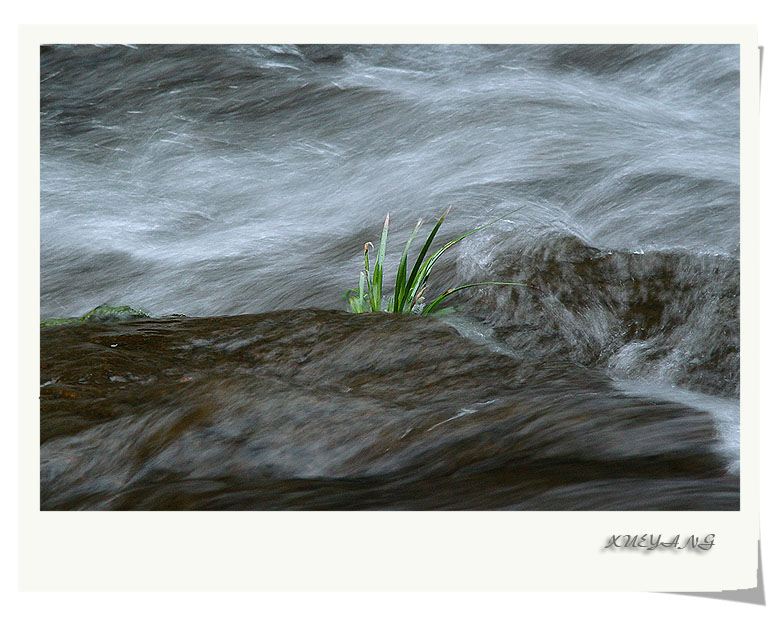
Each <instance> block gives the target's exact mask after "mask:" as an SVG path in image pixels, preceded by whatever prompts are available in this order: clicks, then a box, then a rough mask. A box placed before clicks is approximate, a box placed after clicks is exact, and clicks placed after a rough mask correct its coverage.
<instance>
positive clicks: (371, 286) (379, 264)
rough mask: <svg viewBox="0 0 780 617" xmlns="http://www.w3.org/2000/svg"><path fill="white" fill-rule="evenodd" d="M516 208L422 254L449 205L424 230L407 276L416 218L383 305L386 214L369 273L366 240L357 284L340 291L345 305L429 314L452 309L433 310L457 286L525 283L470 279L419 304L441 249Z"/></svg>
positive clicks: (361, 310) (354, 309)
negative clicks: (344, 291)
mask: <svg viewBox="0 0 780 617" xmlns="http://www.w3.org/2000/svg"><path fill="white" fill-rule="evenodd" d="M519 209H520V208H517V209H515V210H512V212H509V213H508V214H505V215H504V216H501V217H499V218H497V219H495V220H494V221H491V222H489V223H487V224H486V225H482V226H481V227H477V228H476V229H472V230H471V231H469V232H468V233H465V234H463V235H462V236H460V237H459V238H455V239H454V240H451V241H449V242H447V243H446V244H445V245H444V246H442V247H441V248H440V249H438V250H437V251H435V252H434V253H432V254H431V256H430V257H428V258H427V259H426V256H427V255H428V251H429V250H430V248H431V245H432V244H433V240H434V238H435V237H436V234H437V233H438V231H439V228H440V227H441V224H442V223H443V222H444V218H445V217H446V216H447V214H448V213H449V211H450V208H447V211H446V212H445V213H444V214H442V215H441V217H440V218H439V220H438V221H437V222H436V224H435V225H434V226H433V229H432V230H431V233H430V234H428V238H427V239H426V240H425V244H423V246H422V248H421V249H420V253H419V255H418V256H417V260H416V261H415V262H414V266H412V269H411V271H410V272H409V275H408V276H407V273H406V266H407V259H408V255H409V247H410V246H411V244H412V241H413V240H414V238H415V236H416V235H417V232H418V231H419V229H420V226H421V225H422V219H420V220H419V221H417V224H416V225H415V227H414V230H413V231H412V235H411V236H409V240H407V241H406V246H405V247H404V250H403V253H402V254H401V260H400V262H399V263H398V270H397V272H396V277H395V289H394V290H393V293H392V295H390V296H389V297H388V300H387V304H386V306H383V298H382V279H383V277H384V266H385V250H386V247H387V230H388V227H389V225H390V214H389V213H388V215H387V216H386V217H385V224H384V226H383V227H382V235H381V238H380V240H379V250H378V251H377V254H376V258H375V260H374V273H373V275H370V271H371V268H370V265H371V264H370V255H369V247H370V248H374V245H373V244H372V243H371V242H366V244H365V245H364V246H363V262H364V269H363V271H362V272H361V273H360V279H359V281H358V286H357V288H356V289H350V290H348V291H347V293H346V294H345V295H344V297H345V298H346V300H347V304H348V305H349V309H350V310H351V311H352V312H353V313H368V312H377V311H386V312H388V313H412V312H414V313H420V314H423V315H427V314H432V313H434V312H436V313H438V314H441V313H444V312H448V311H451V310H453V309H452V308H445V309H440V310H438V311H437V310H436V308H437V307H438V306H439V305H440V304H441V303H442V302H443V301H444V300H446V299H447V298H449V297H450V296H451V295H452V294H454V293H455V292H457V291H460V290H461V289H467V288H469V287H478V286H480V285H518V286H521V287H525V286H526V285H525V284H524V283H504V282H499V281H487V282H484V283H470V284H468V285H461V286H460V287H455V288H453V289H448V290H447V291H445V292H444V293H443V294H441V295H440V296H438V297H437V298H435V299H434V300H433V301H432V302H429V303H428V304H423V302H424V300H425V298H424V296H423V293H424V292H425V290H426V289H428V287H427V282H428V277H429V276H430V275H431V272H432V271H433V266H434V265H435V264H436V262H437V261H438V259H439V258H440V257H441V256H442V255H443V254H444V253H445V251H447V250H448V249H450V248H452V247H453V246H455V245H456V244H457V243H458V242H460V241H461V240H463V239H464V238H466V237H468V236H470V235H471V234H473V233H476V232H478V231H480V230H481V229H485V228H486V227H490V226H491V225H493V224H494V223H497V222H498V221H500V220H502V219H504V218H506V217H507V216H509V215H510V214H512V213H514V212H517V210H519Z"/></svg>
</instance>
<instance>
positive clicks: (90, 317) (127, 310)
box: [41, 304, 149, 328]
mask: <svg viewBox="0 0 780 617" xmlns="http://www.w3.org/2000/svg"><path fill="white" fill-rule="evenodd" d="M145 317H149V314H148V313H144V312H143V311H139V310H138V309H134V308H132V307H130V306H108V305H107V304H101V305H100V306H98V307H97V308H95V309H92V310H91V311H90V312H89V313H87V314H86V315H82V316H81V317H69V318H66V319H47V320H46V321H42V322H41V328H46V327H48V326H62V325H66V324H71V323H79V322H82V321H128V320H131V319H141V318H145Z"/></svg>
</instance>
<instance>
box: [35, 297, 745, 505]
mask: <svg viewBox="0 0 780 617" xmlns="http://www.w3.org/2000/svg"><path fill="white" fill-rule="evenodd" d="M41 382H42V386H41V503H42V508H43V509H60V508H66V509H67V508H120V509H133V508H141V509H154V508H164V509H177V508H261V509H268V508H304V509H317V508H325V509H328V508H347V509H357V508H404V509H436V508H450V509H452V508H454V509H459V508H477V509H483V508H503V507H519V508H523V507H525V506H527V505H528V506H529V507H534V508H535V509H545V507H544V506H545V503H547V505H548V506H550V507H557V508H559V509H576V508H577V507H578V505H577V504H578V499H580V497H582V496H583V495H587V496H588V497H587V500H585V501H586V502H587V503H589V504H593V507H594V508H611V509H621V507H623V506H624V505H625V506H626V507H634V506H635V505H636V503H637V494H641V491H642V484H643V483H644V482H651V481H652V482H654V483H655V485H658V483H659V482H660V483H663V482H669V483H671V484H669V486H674V483H675V482H677V483H683V484H684V485H685V486H686V487H687V490H686V491H685V492H682V493H680V497H679V498H675V497H674V496H672V497H671V498H669V497H667V498H665V499H659V501H658V503H659V504H661V505H660V507H668V508H674V509H707V508H708V507H712V506H713V503H717V504H718V505H717V507H718V509H720V508H721V507H722V508H724V509H729V508H738V507H739V505H738V504H739V496H738V483H737V486H736V487H735V486H734V485H733V482H731V484H730V483H729V482H730V480H728V479H726V480H724V478H728V476H727V474H726V473H725V461H723V460H721V459H720V457H719V456H718V455H717V453H716V448H715V443H716V433H715V428H714V426H713V421H712V418H711V417H710V416H709V415H708V414H706V413H704V412H702V411H698V410H695V409H691V408H689V407H686V406H684V405H681V404H677V403H668V402H661V401H654V400H649V399H643V398H638V397H633V396H629V395H626V394H623V393H620V392H618V391H617V390H615V389H614V388H612V387H611V385H610V382H609V380H608V379H607V378H606V377H605V376H604V374H603V373H601V372H599V371H597V370H592V369H585V368H583V367H579V366H576V365H574V364H568V363H561V362H552V361H548V362H544V361H539V360H538V359H535V360H533V361H527V362H526V361H523V360H522V359H516V358H512V357H509V356H506V355H502V354H498V353H495V352H493V351H491V350H490V349H488V348H487V347H484V346H480V345H477V344H474V343H471V342H469V341H466V340H464V339H463V338H461V337H460V336H459V335H458V334H457V332H456V331H455V330H454V329H453V328H451V327H450V326H448V325H446V324H445V323H442V322H441V321H438V320H436V319H433V318H423V317H417V316H410V315H407V316H399V315H389V314H365V315H351V314H347V313H342V312H335V311H319V310H305V311H284V312H278V313H267V314H261V315H242V316H230V317H218V318H180V317H169V318H165V319H136V320H135V321H132V322H111V323H109V322H88V321H85V322H82V323H78V324H72V325H69V326H68V327H65V328H47V329H44V330H42V331H41ZM617 482H622V483H623V485H621V486H624V487H627V488H625V490H623V489H620V490H618V489H616V488H615V487H616V486H618V485H617V484H615V483H617ZM724 482H725V486H726V488H725V489H724V488H723V487H724ZM578 485H579V486H584V487H586V489H583V490H584V491H585V492H584V493H583V494H582V495H579V496H578V490H577V488H576V487H577V486H578ZM602 485H605V486H608V489H604V490H600V489H594V488H593V487H594V486H596V487H598V486H602ZM566 489H568V490H569V493H567V492H566ZM594 490H595V493H596V494H595V495H594ZM551 491H552V492H551ZM545 494H549V495H550V499H549V501H548V502H545V498H544V495H545ZM561 495H564V496H565V497H561ZM599 495H601V496H602V498H599ZM632 495H633V497H632ZM645 501H647V500H645ZM553 504H555V506H553ZM670 504H671V505H670ZM651 505H652V504H651Z"/></svg>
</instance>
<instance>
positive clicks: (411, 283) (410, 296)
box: [402, 206, 452, 311]
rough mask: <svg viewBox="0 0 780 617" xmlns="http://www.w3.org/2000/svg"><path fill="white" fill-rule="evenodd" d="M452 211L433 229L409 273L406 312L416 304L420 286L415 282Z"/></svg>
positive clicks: (403, 304) (403, 303)
mask: <svg viewBox="0 0 780 617" xmlns="http://www.w3.org/2000/svg"><path fill="white" fill-rule="evenodd" d="M451 209H452V206H450V207H449V208H447V211H446V212H445V213H444V214H442V215H441V217H440V218H439V220H438V221H437V222H436V225H434V227H433V229H432V230H431V233H430V234H429V235H428V239H427V240H426V241H425V244H424V245H423V247H422V249H420V254H419V255H418V257H417V261H415V263H414V267H413V268H412V271H411V272H410V273H409V280H408V281H407V283H406V285H405V289H404V292H405V293H404V296H403V299H402V307H403V310H404V311H406V310H408V309H411V307H412V305H413V303H414V297H415V295H417V292H418V291H419V285H415V281H417V280H418V276H417V275H418V274H419V271H420V266H421V265H422V264H423V261H424V259H425V255H426V254H427V253H428V249H429V248H431V244H432V243H433V238H434V237H435V236H436V232H438V231H439V227H441V224H442V223H443V222H444V217H446V216H447V214H449V211H450V210H451ZM407 305H409V306H408V309H407Z"/></svg>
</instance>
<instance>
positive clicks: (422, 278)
mask: <svg viewBox="0 0 780 617" xmlns="http://www.w3.org/2000/svg"><path fill="white" fill-rule="evenodd" d="M521 209H522V206H521V207H520V208H515V209H514V210H512V211H511V212H507V213H506V214H504V215H502V216H499V217H498V218H497V219H494V220H492V221H490V222H489V223H486V224H485V225H481V226H480V227H477V228H476V229H472V230H471V231H469V232H466V233H465V234H463V235H462V236H460V237H458V238H455V239H454V240H450V241H449V242H447V244H445V245H444V246H443V247H441V248H440V249H439V250H438V251H436V252H435V253H434V254H433V255H431V256H430V257H429V258H428V259H427V260H426V261H425V263H424V264H423V265H422V267H421V268H420V270H419V271H418V272H417V274H416V277H417V278H416V280H414V281H412V283H411V284H410V287H411V288H413V289H419V288H420V287H421V286H422V285H424V284H425V282H426V281H427V280H428V276H430V273H431V271H432V270H433V266H434V264H435V263H436V261H437V260H438V259H439V257H441V256H442V255H443V254H444V252H445V251H446V250H448V249H450V248H452V247H453V246H455V245H456V244H457V243H458V242H460V241H461V240H463V239H464V238H467V237H468V236H470V235H471V234H473V233H476V232H478V231H480V230H482V229H485V228H486V227H490V226H491V225H494V224H495V223H498V221H500V220H502V219H504V218H506V217H507V216H509V215H510V214H514V213H515V212H517V211H518V210H521ZM448 212H449V210H448ZM445 214H446V212H445ZM442 218H443V217H442Z"/></svg>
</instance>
